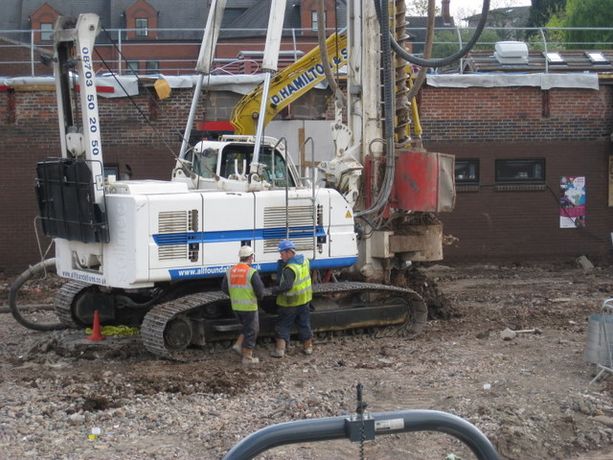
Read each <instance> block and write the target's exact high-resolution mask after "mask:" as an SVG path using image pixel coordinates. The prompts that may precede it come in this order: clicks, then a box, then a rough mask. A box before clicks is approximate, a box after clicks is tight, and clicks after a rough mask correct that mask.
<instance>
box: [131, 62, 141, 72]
mask: <svg viewBox="0 0 613 460" xmlns="http://www.w3.org/2000/svg"><path fill="white" fill-rule="evenodd" d="M139 68H140V66H139V62H138V61H128V75H131V74H136V73H138V71H139V70H140V69H139Z"/></svg>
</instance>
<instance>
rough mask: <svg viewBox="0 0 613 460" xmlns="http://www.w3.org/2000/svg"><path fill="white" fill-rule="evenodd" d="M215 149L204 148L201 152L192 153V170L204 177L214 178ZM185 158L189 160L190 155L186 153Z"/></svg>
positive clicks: (215, 172) (215, 171) (217, 151)
mask: <svg viewBox="0 0 613 460" xmlns="http://www.w3.org/2000/svg"><path fill="white" fill-rule="evenodd" d="M218 153H219V150H217V149H212V148H208V149H204V151H202V152H195V153H194V157H195V159H194V161H193V168H194V172H195V173H196V174H198V175H199V176H200V177H204V178H205V179H214V178H215V174H217V154H218ZM186 159H187V160H188V161H191V155H190V154H188V155H186Z"/></svg>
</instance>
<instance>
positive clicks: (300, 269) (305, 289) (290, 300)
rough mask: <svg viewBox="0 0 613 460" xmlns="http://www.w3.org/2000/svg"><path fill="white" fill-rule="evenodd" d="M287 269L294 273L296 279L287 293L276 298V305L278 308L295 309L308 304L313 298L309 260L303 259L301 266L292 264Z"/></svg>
mask: <svg viewBox="0 0 613 460" xmlns="http://www.w3.org/2000/svg"><path fill="white" fill-rule="evenodd" d="M287 267H288V268H290V269H291V270H292V271H293V272H294V275H296V279H295V280H294V285H293V286H292V288H291V289H290V290H289V291H287V292H284V293H283V294H279V295H278V296H277V305H279V306H280V307H297V306H299V305H304V304H306V303H308V302H310V301H311V299H312V298H313V289H312V288H311V273H310V267H309V260H308V259H307V258H306V257H305V259H304V262H303V263H302V265H299V264H295V263H294V264H287Z"/></svg>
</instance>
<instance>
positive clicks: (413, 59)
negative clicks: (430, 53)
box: [374, 0, 490, 67]
mask: <svg viewBox="0 0 613 460" xmlns="http://www.w3.org/2000/svg"><path fill="white" fill-rule="evenodd" d="M374 1H375V10H376V11H377V18H378V20H379V24H380V25H381V30H383V22H384V20H383V18H382V17H381V16H382V14H381V5H380V3H379V0H374ZM384 1H387V0H384ZM489 9H490V0H483V8H482V10H481V18H480V19H479V23H478V24H477V28H476V29H475V32H474V33H473V35H472V37H471V38H470V40H469V41H468V42H467V43H466V44H465V45H464V46H463V47H462V48H461V49H460V50H458V51H456V52H455V53H453V54H451V55H449V56H447V57H444V58H438V59H422V58H420V57H417V56H415V55H413V54H411V53H409V52H407V50H405V49H404V48H403V47H402V46H401V45H400V44H399V43H398V42H397V41H396V40H395V39H394V37H390V42H391V45H392V48H393V49H394V51H395V52H396V54H397V55H398V56H400V57H401V58H402V59H404V60H405V61H408V62H410V63H411V64H416V65H419V66H422V67H443V66H446V65H449V64H451V63H452V62H454V61H457V60H458V59H460V58H461V57H464V56H465V55H466V53H468V52H469V51H470V50H471V49H472V47H473V46H474V45H475V43H477V40H479V37H480V36H481V32H483V28H484V27H485V22H486V21H487V13H488V12H489Z"/></svg>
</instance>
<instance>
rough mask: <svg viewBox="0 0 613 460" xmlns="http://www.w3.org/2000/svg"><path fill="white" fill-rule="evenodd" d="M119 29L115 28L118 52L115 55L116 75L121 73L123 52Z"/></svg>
mask: <svg viewBox="0 0 613 460" xmlns="http://www.w3.org/2000/svg"><path fill="white" fill-rule="evenodd" d="M121 30H122V29H118V30H117V49H118V53H119V54H118V55H117V75H121V56H123V52H122V51H121Z"/></svg>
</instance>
